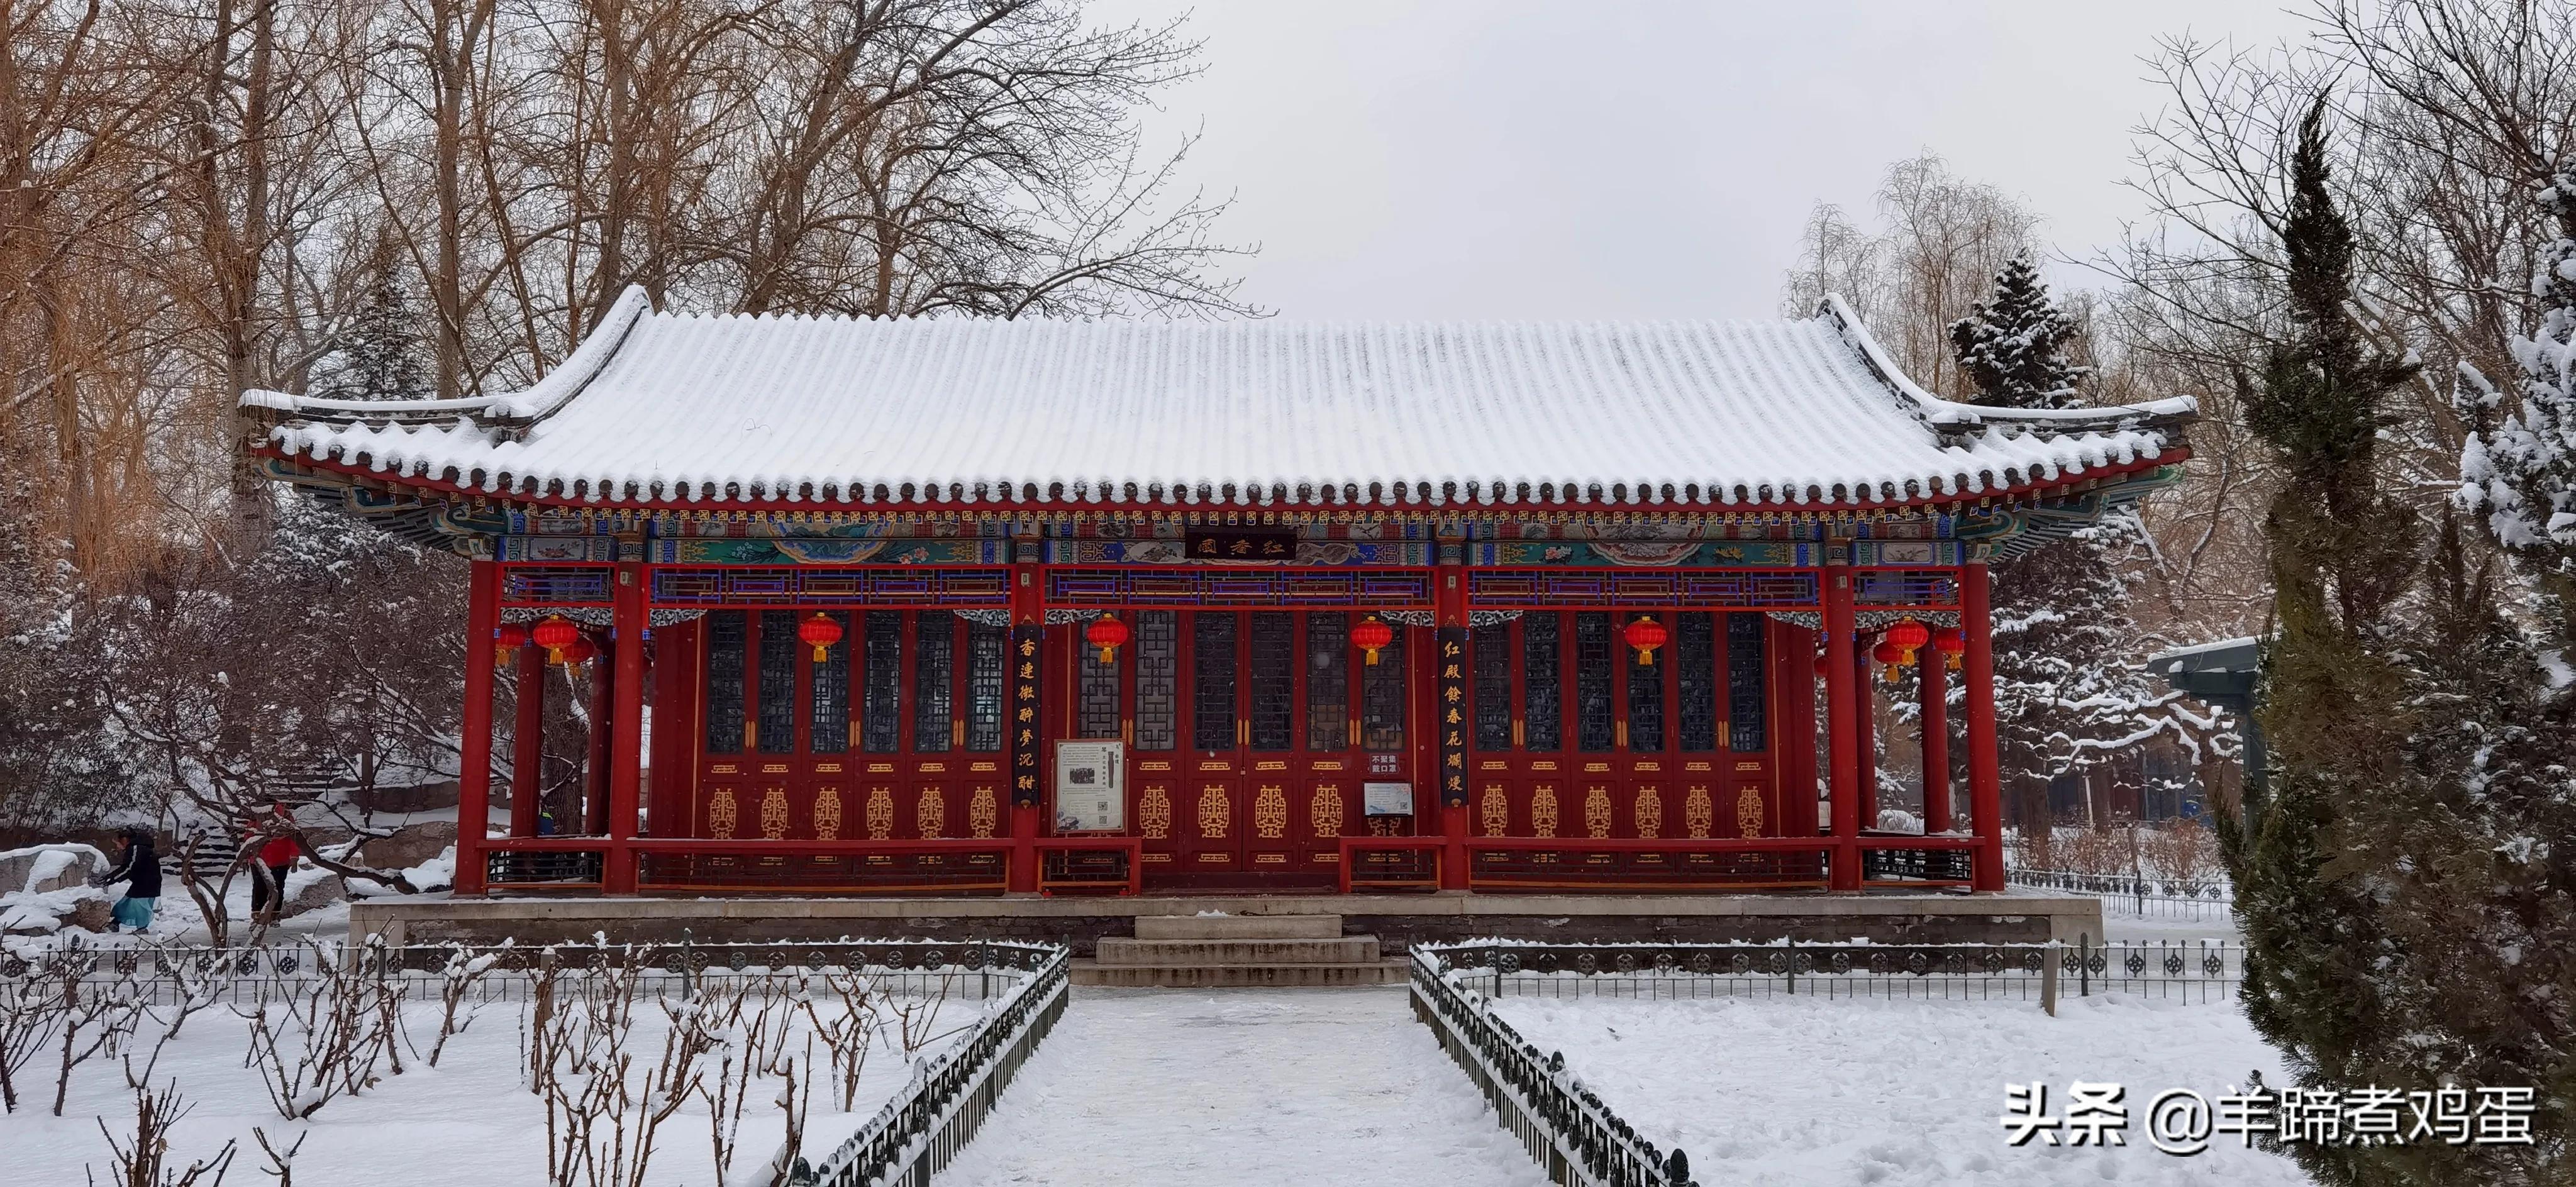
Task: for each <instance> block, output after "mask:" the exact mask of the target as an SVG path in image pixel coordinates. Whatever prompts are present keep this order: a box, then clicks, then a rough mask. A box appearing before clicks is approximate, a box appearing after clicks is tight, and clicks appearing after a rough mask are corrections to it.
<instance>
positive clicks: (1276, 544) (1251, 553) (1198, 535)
mask: <svg viewBox="0 0 2576 1187" xmlns="http://www.w3.org/2000/svg"><path fill="white" fill-rule="evenodd" d="M1181 541H1182V543H1183V544H1185V545H1187V546H1188V548H1189V555H1190V559H1191V560H1194V561H1280V562H1287V561H1293V560H1295V559H1297V529H1295V528H1188V529H1185V530H1183V532H1182V533H1181Z"/></svg>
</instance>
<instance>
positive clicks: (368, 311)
mask: <svg viewBox="0 0 2576 1187" xmlns="http://www.w3.org/2000/svg"><path fill="white" fill-rule="evenodd" d="M398 263H399V256H398V255H397V254H396V253H395V251H394V249H393V244H392V241H391V240H384V241H381V242H379V243H378V244H377V246H376V250H375V251H374V252H373V253H372V254H371V256H370V257H369V261H368V268H367V273H368V281H367V291H366V297H365V299H364V300H363V301H361V302H360V304H359V306H358V309H357V312H356V314H355V315H354V316H352V317H351V318H350V321H349V325H348V328H347V329H345V330H343V331H342V332H341V333H340V335H339V336H338V337H337V338H336V339H334V340H333V342H332V349H331V353H330V354H329V355H328V356H326V357H325V358H324V359H323V360H322V363H321V365H320V366H319V367H317V368H316V370H317V375H316V377H315V379H314V382H313V384H312V387H311V391H312V394H315V395H322V396H329V397H332V398H334V399H343V400H417V399H425V398H427V397H428V395H429V389H430V380H429V363H428V353H429V352H428V348H427V346H426V344H425V343H424V342H423V340H422V338H421V334H420V320H419V316H418V313H417V311H415V310H414V309H413V307H412V302H411V295H410V293H408V292H407V291H406V290H405V289H404V287H403V283H402V275H401V272H400V270H399V269H398V268H397V266H396V265H397V264H398Z"/></svg>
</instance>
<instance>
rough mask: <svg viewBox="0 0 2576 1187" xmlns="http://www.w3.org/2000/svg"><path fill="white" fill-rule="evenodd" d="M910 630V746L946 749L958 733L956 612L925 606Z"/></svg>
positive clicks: (940, 750)
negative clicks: (926, 608) (931, 608)
mask: <svg viewBox="0 0 2576 1187" xmlns="http://www.w3.org/2000/svg"><path fill="white" fill-rule="evenodd" d="M914 617H915V618H916V619H917V620H918V622H917V623H916V625H915V626H914V628H913V632H912V748H913V749H915V750H919V751H923V752H927V753H939V752H943V751H946V750H947V749H948V748H949V746H951V745H952V744H954V742H955V739H956V736H957V726H956V721H957V616H956V615H954V614H950V613H948V612H946V611H944V610H924V611H922V612H921V613H919V614H917V615H915V616H914Z"/></svg>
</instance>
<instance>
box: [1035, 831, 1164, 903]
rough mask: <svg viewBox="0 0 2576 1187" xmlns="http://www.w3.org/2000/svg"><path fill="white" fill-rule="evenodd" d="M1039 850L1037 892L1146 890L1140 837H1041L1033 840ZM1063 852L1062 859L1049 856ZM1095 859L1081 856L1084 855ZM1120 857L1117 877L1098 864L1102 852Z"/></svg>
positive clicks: (1046, 893)
mask: <svg viewBox="0 0 2576 1187" xmlns="http://www.w3.org/2000/svg"><path fill="white" fill-rule="evenodd" d="M1032 845H1033V847H1034V848H1035V849H1036V851H1037V861H1038V893H1039V894H1042V895H1054V894H1057V893H1075V894H1081V893H1097V892H1099V891H1101V890H1113V891H1115V892H1116V893H1118V894H1143V893H1144V892H1145V841H1144V839H1143V838H1141V837H1039V838H1038V839H1037V840H1036V841H1035V842H1033V843H1032ZM1051 854H1060V855H1062V856H1061V858H1060V859H1058V860H1055V861H1050V860H1048V857H1049V855H1051ZM1086 854H1088V855H1092V856H1093V858H1094V860H1093V861H1091V862H1085V861H1081V860H1078V859H1079V858H1081V857H1082V856H1083V855H1086ZM1105 854H1114V855H1116V856H1117V857H1118V858H1119V861H1118V863H1117V872H1116V875H1115V877H1114V878H1113V877H1110V876H1107V872H1106V871H1103V870H1099V869H1097V868H1091V867H1096V866H1097V865H1098V864H1099V863H1098V861H1097V858H1098V857H1099V856H1100V855H1105Z"/></svg>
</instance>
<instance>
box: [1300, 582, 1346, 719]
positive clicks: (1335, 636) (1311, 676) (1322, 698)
mask: <svg viewBox="0 0 2576 1187" xmlns="http://www.w3.org/2000/svg"><path fill="white" fill-rule="evenodd" d="M1350 748H1351V616H1350V615H1348V614H1345V613H1343V612H1341V611H1339V610H1312V611H1308V612H1307V614H1306V749H1308V750H1318V751H1335V750H1348V749H1350Z"/></svg>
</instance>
